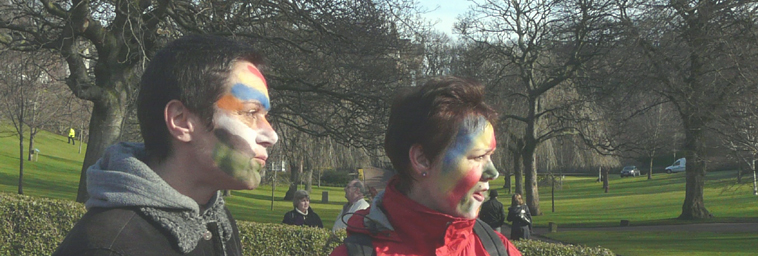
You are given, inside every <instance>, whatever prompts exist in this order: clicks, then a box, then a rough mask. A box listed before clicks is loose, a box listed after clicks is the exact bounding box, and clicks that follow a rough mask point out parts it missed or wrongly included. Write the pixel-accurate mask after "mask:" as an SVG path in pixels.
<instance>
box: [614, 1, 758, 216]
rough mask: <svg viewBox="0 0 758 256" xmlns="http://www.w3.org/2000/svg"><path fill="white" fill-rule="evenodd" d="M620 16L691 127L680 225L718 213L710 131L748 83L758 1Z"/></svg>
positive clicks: (640, 9)
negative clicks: (711, 180) (709, 187)
mask: <svg viewBox="0 0 758 256" xmlns="http://www.w3.org/2000/svg"><path fill="white" fill-rule="evenodd" d="M619 4H620V16H621V18H622V19H623V20H624V21H625V24H626V25H627V29H628V31H629V32H631V33H633V34H634V36H635V37H636V38H637V39H638V45H639V47H640V48H641V49H642V53H643V54H644V56H645V58H646V59H647V61H648V66H649V69H648V70H647V72H645V74H649V75H650V77H651V78H654V79H655V80H656V82H657V83H656V84H658V85H659V86H658V87H657V88H654V90H655V92H657V93H659V94H661V95H663V96H664V97H666V98H667V99H668V100H669V101H670V102H671V103H672V104H673V105H674V106H675V108H676V110H677V112H678V113H679V116H680V118H681V121H682V125H683V128H684V144H683V148H682V150H683V151H684V153H685V157H686V158H687V168H686V169H687V171H686V177H687V185H686V192H685V198H684V202H683V204H682V213H681V214H680V215H679V218H680V219H703V218H710V217H711V216H712V215H711V214H710V212H709V211H708V210H707V209H706V207H705V203H704V200H703V187H704V183H705V174H706V170H707V164H706V161H705V159H706V155H707V154H706V149H707V148H706V146H705V141H706V138H707V137H706V136H707V135H706V131H707V129H708V126H709V125H711V124H713V122H714V120H715V118H716V117H717V115H719V114H720V113H724V110H725V108H726V107H727V106H728V103H729V98H730V97H731V96H732V95H737V93H739V91H740V88H741V85H743V84H746V83H745V77H744V76H743V75H742V73H743V72H742V71H746V70H748V69H745V68H746V67H744V66H743V64H746V63H751V62H754V60H753V61H746V60H747V59H752V58H753V57H754V56H750V55H747V56H743V55H741V54H740V53H741V52H742V51H743V50H744V49H745V47H746V46H750V48H755V42H756V38H755V37H754V35H755V29H754V28H753V27H754V22H753V19H754V18H755V11H756V9H755V2H754V1H720V0H699V1H659V0H649V1H621V2H619Z"/></svg>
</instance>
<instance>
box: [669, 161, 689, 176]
mask: <svg viewBox="0 0 758 256" xmlns="http://www.w3.org/2000/svg"><path fill="white" fill-rule="evenodd" d="M686 165H687V159H684V158H679V159H677V160H676V161H675V162H674V163H673V164H671V165H670V166H668V167H666V173H673V172H683V171H685V166H686Z"/></svg>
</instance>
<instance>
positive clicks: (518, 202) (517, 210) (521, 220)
mask: <svg viewBox="0 0 758 256" xmlns="http://www.w3.org/2000/svg"><path fill="white" fill-rule="evenodd" d="M508 221H511V222H513V224H512V225H511V239H513V240H519V239H529V237H530V236H531V233H532V213H530V212H529V207H527V206H526V204H525V203H524V199H523V198H522V197H521V194H513V197H512V198H511V207H509V208H508Z"/></svg>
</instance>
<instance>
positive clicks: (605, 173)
mask: <svg viewBox="0 0 758 256" xmlns="http://www.w3.org/2000/svg"><path fill="white" fill-rule="evenodd" d="M608 171H609V170H608V169H603V170H602V171H601V173H602V175H601V176H602V179H603V191H604V192H605V193H608V191H609V190H610V189H611V185H610V184H609V183H608Z"/></svg>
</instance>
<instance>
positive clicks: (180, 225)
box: [140, 192, 234, 253]
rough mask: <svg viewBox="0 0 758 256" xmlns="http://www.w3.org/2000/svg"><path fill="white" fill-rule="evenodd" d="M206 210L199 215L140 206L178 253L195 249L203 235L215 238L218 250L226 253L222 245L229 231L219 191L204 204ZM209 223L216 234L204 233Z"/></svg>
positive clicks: (228, 235) (229, 224)
mask: <svg viewBox="0 0 758 256" xmlns="http://www.w3.org/2000/svg"><path fill="white" fill-rule="evenodd" d="M208 204H209V205H208V208H207V210H205V212H203V213H202V214H197V213H195V212H193V211H188V210H184V211H176V210H167V209H161V208H154V207H140V212H142V213H143V214H144V215H145V216H146V217H147V218H148V219H150V220H152V221H153V222H155V223H157V224H158V226H160V229H163V230H164V231H167V233H169V234H171V236H170V237H169V240H170V241H172V242H173V243H175V245H176V246H177V247H178V248H179V250H180V251H181V252H182V253H189V252H191V251H192V250H194V249H195V247H196V246H197V244H198V242H199V241H200V239H203V236H204V235H207V234H211V235H212V236H213V235H219V236H220V238H221V239H219V240H221V246H222V250H223V251H224V252H226V242H227V241H229V240H230V239H231V238H232V233H233V232H234V231H233V228H232V224H231V221H230V220H229V217H228V215H227V214H226V208H225V207H224V198H223V197H221V193H220V192H216V196H215V197H214V198H213V199H211V201H210V202H209V203H208ZM209 224H215V226H216V227H217V229H218V233H217V234H213V232H211V231H210V230H208V225H209Z"/></svg>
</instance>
